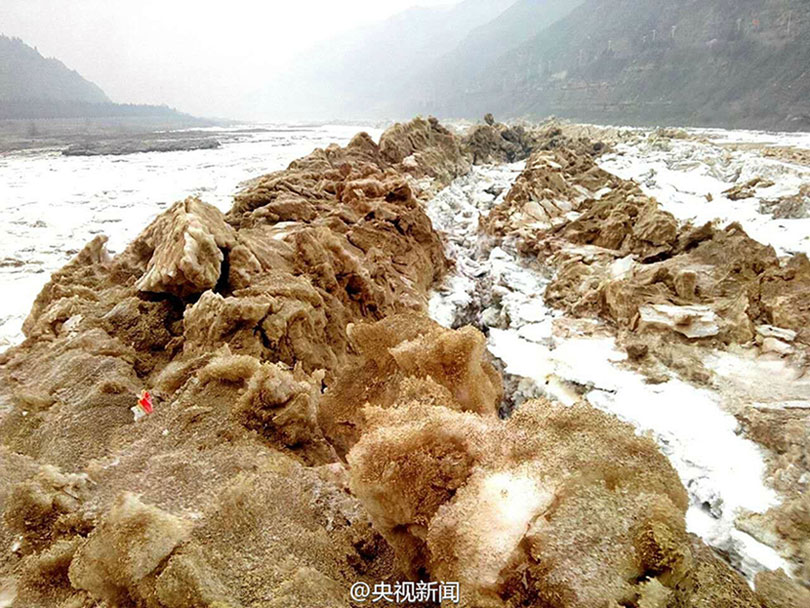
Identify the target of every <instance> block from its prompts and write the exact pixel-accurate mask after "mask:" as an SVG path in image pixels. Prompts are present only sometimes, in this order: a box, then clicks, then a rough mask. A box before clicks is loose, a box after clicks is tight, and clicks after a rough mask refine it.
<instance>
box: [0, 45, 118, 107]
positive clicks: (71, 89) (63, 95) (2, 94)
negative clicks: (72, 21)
mask: <svg viewBox="0 0 810 608" xmlns="http://www.w3.org/2000/svg"><path fill="white" fill-rule="evenodd" d="M0 100H3V101H9V100H37V101H56V102H88V103H107V102H109V101H110V100H109V98H108V97H107V95H105V94H104V91H102V90H101V89H100V88H99V87H98V86H96V85H95V84H93V83H92V82H90V81H88V80H86V79H84V78H83V77H82V76H81V75H80V74H79V73H78V72H75V71H73V70H71V69H68V68H67V67H65V65H64V64H63V63H62V62H61V61H59V60H57V59H46V58H45V57H43V56H42V55H40V54H39V52H38V51H37V50H36V49H33V48H31V47H30V46H28V45H27V44H25V43H24V42H23V41H22V40H20V39H18V38H7V37H5V36H0Z"/></svg>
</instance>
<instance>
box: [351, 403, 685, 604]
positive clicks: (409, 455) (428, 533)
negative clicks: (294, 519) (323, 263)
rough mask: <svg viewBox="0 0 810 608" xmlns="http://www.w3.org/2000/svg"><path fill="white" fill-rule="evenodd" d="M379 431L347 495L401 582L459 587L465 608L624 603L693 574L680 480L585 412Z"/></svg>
mask: <svg viewBox="0 0 810 608" xmlns="http://www.w3.org/2000/svg"><path fill="white" fill-rule="evenodd" d="M370 428H371V430H369V431H368V432H367V433H365V434H364V435H363V436H362V437H361V439H360V441H359V442H358V443H357V444H356V445H355V446H354V448H353V449H352V451H351V452H350V453H349V456H348V460H349V464H350V467H351V479H352V489H353V490H354V491H355V493H356V495H357V496H358V498H360V500H361V501H362V502H363V504H364V505H365V506H366V508H367V509H368V510H369V514H370V515H371V518H372V521H373V522H374V525H375V527H377V529H378V530H380V532H381V533H382V534H383V536H385V538H386V539H387V540H388V541H389V543H391V544H392V546H393V547H394V549H395V550H396V551H397V555H398V557H399V559H400V561H401V562H402V567H403V568H405V569H406V571H408V572H417V571H419V570H420V569H422V568H425V569H426V570H427V571H428V572H429V573H430V575H431V577H433V578H434V579H436V580H457V581H459V582H460V583H461V584H462V589H464V594H465V597H466V598H467V600H466V601H467V602H468V605H470V606H472V605H476V606H477V605H487V606H490V605H491V606H506V605H554V606H561V607H566V606H589V607H590V606H593V607H594V608H595V607H597V606H600V607H601V606H604V605H605V604H604V602H605V600H606V599H611V600H612V601H614V602H616V603H626V602H627V601H629V600H628V598H633V597H635V596H636V595H637V594H641V593H642V589H641V587H640V585H641V584H649V580H651V579H653V578H658V577H660V578H659V582H660V583H661V584H662V585H663V586H666V587H668V588H669V589H670V590H671V587H672V585H673V584H674V583H675V582H676V581H677V580H679V578H680V577H674V578H667V577H666V576H665V574H666V573H668V572H671V571H674V570H676V569H683V568H686V567H687V565H688V555H689V551H690V549H689V547H688V543H687V540H686V532H685V523H684V513H685V510H686V505H687V499H686V494H685V491H684V489H683V487H682V486H681V485H680V482H679V480H678V477H677V474H676V473H675V471H674V470H673V469H672V467H671V465H669V463H668V462H667V461H666V459H665V458H664V457H663V455H661V454H660V453H659V452H658V451H657V448H656V447H655V445H654V444H653V442H652V441H651V440H650V439H648V438H643V437H637V436H636V435H635V433H634V432H633V429H632V427H630V426H629V425H627V424H623V423H620V422H619V421H618V420H616V419H615V418H612V417H610V416H608V415H606V414H602V413H600V412H597V411H596V410H593V409H591V408H590V407H587V406H584V405H576V406H572V407H565V406H562V405H557V404H552V403H549V402H546V401H534V402H529V403H525V404H523V405H522V406H521V408H520V409H519V410H518V411H517V412H516V413H515V415H514V416H513V417H512V418H511V419H510V420H509V421H508V422H502V421H499V420H497V419H492V418H481V417H477V416H475V415H473V414H468V413H459V412H453V411H451V410H449V409H447V408H444V407H441V406H436V405H432V406H426V405H424V404H410V405H409V404H407V403H402V404H399V405H397V406H396V407H394V408H392V409H390V410H387V411H386V412H383V411H381V410H378V412H377V413H376V415H374V417H373V420H372V421H371V422H370ZM646 593H647V594H648V595H650V596H652V595H654V592H653V591H652V590H648V591H647V592H646ZM664 595H666V594H664Z"/></svg>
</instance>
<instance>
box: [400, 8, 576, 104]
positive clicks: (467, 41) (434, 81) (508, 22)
mask: <svg viewBox="0 0 810 608" xmlns="http://www.w3.org/2000/svg"><path fill="white" fill-rule="evenodd" d="M582 2H583V0H518V1H517V2H515V3H514V4H513V5H512V6H510V7H509V8H508V9H506V10H505V11H504V12H503V13H501V14H500V15H498V16H497V17H496V18H495V19H493V20H492V21H490V22H489V23H486V24H485V25H482V26H480V27H478V28H476V29H474V30H473V31H472V32H470V33H469V34H468V35H467V36H466V37H465V38H464V40H462V41H461V42H460V43H459V44H458V45H457V46H456V47H455V48H454V49H453V50H452V51H450V52H449V53H447V54H446V55H445V56H443V57H441V58H439V59H438V60H437V61H436V62H434V63H432V64H431V65H430V66H429V68H428V69H427V70H424V71H423V72H422V73H421V74H420V75H419V78H420V81H421V82H420V83H419V84H420V85H421V86H419V87H414V89H413V90H414V91H416V92H417V95H415V96H414V101H416V103H417V106H416V107H415V108H414V109H415V110H417V111H418V110H419V109H420V108H419V104H420V103H421V105H422V106H424V107H425V108H426V109H427V108H429V106H430V105H431V103H432V101H433V100H434V99H439V98H441V97H443V96H446V95H453V92H454V91H458V90H467V89H468V88H469V87H470V86H471V85H474V84H475V83H476V82H479V81H481V80H485V79H486V78H487V73H488V67H489V64H490V63H491V62H492V59H494V58H495V57H498V56H500V55H502V54H504V52H506V51H508V50H511V49H514V48H516V47H518V46H520V45H521V44H523V43H525V42H527V41H528V40H531V39H532V38H533V37H534V36H536V35H537V34H538V32H541V31H543V30H544V29H545V28H547V27H549V26H551V25H552V24H554V23H556V22H557V21H559V20H560V19H562V18H563V17H565V16H566V15H568V14H569V13H571V11H572V10H574V9H575V8H576V7H577V6H579V5H580V4H582Z"/></svg>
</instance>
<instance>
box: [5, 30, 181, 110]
mask: <svg viewBox="0 0 810 608" xmlns="http://www.w3.org/2000/svg"><path fill="white" fill-rule="evenodd" d="M133 117H137V118H141V117H143V118H149V119H170V120H179V121H182V122H183V123H185V122H187V121H188V120H191V119H192V117H190V116H187V115H185V114H181V113H179V112H177V111H176V110H174V109H172V108H169V107H167V106H150V105H134V104H116V103H112V102H111V101H110V99H109V98H108V97H107V95H106V94H105V93H104V91H102V90H101V89H100V88H99V87H98V86H97V85H95V84H93V83H92V82H90V81H89V80H87V79H85V78H83V77H82V76H81V75H80V74H79V73H78V72H76V71H74V70H71V69H69V68H68V67H66V66H65V65H64V64H63V63H62V62H61V61H59V60H57V59H47V58H45V57H43V56H42V55H41V54H40V53H39V51H37V50H36V49H34V48H32V47H30V46H28V45H27V44H25V43H24V42H23V41H22V40H20V39H18V38H8V37H6V36H0V119H25V120H28V119H40V118H43V119H75V118H133Z"/></svg>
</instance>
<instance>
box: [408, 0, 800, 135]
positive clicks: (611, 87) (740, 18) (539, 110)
mask: <svg viewBox="0 0 810 608" xmlns="http://www.w3.org/2000/svg"><path fill="white" fill-rule="evenodd" d="M808 34H810V11H808V3H807V0H587V1H586V2H585V3H584V4H582V5H581V6H579V7H578V8H576V9H575V10H574V11H573V12H571V13H570V14H569V15H568V16H567V17H565V18H564V19H562V20H560V21H558V22H557V23H555V24H553V25H551V26H550V27H548V28H547V29H543V30H541V31H539V32H538V33H537V34H536V35H535V36H534V37H533V38H531V39H530V40H528V41H526V42H524V43H523V44H521V45H520V46H518V47H517V48H514V49H512V50H510V51H508V52H504V53H502V54H501V55H500V56H496V57H491V58H490V60H489V61H488V62H487V63H486V64H485V67H484V68H483V69H482V71H481V72H480V73H481V74H483V75H484V76H483V77H481V76H479V77H475V78H471V79H469V80H467V81H466V82H465V83H463V85H460V86H456V87H455V90H454V91H448V90H445V91H443V93H444V94H443V95H441V96H436V95H435V94H433V93H431V92H426V93H425V98H424V99H423V100H422V106H421V107H424V105H425V102H429V105H430V107H431V110H432V111H433V112H435V113H437V114H439V115H450V116H480V115H481V114H482V113H484V112H486V111H493V112H495V113H496V114H498V115H500V116H502V117H503V116H512V117H515V116H531V117H541V116H547V115H549V114H556V115H559V116H565V117H570V118H574V119H579V120H588V121H597V122H613V123H631V124H632V123H635V124H650V123H668V124H685V125H717V126H729V127H748V128H778V129H810V36H808ZM414 107H420V106H419V104H414V106H412V109H413V108H414Z"/></svg>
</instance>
